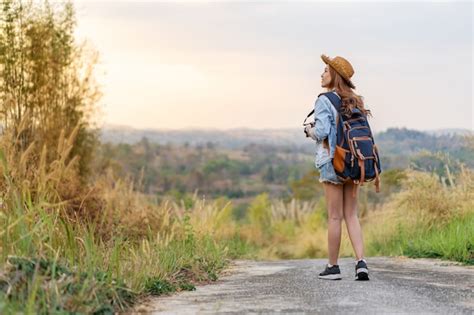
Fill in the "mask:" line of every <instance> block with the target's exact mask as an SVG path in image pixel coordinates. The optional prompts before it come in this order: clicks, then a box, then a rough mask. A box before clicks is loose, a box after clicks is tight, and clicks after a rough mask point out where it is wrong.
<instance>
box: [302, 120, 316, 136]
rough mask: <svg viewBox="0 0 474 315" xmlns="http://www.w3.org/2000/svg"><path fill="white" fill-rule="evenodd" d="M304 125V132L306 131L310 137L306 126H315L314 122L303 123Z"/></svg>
mask: <svg viewBox="0 0 474 315" xmlns="http://www.w3.org/2000/svg"><path fill="white" fill-rule="evenodd" d="M303 126H304V129H303V132H304V134H305V135H306V138H308V137H309V134H308V132H307V131H306V126H311V128H313V127H314V122H310V123H303Z"/></svg>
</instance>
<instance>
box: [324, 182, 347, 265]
mask: <svg viewBox="0 0 474 315" xmlns="http://www.w3.org/2000/svg"><path fill="white" fill-rule="evenodd" d="M323 185H324V192H325V195H326V204H327V209H328V252H329V263H330V264H331V265H337V258H338V256H339V247H340V245H341V223H342V219H343V209H342V202H343V199H342V198H343V187H342V185H334V184H329V183H324V184H323Z"/></svg>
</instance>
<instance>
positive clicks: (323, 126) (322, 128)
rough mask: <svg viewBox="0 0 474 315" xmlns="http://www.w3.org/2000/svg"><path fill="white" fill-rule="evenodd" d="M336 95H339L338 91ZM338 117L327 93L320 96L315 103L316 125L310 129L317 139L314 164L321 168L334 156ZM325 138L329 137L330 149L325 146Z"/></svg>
mask: <svg viewBox="0 0 474 315" xmlns="http://www.w3.org/2000/svg"><path fill="white" fill-rule="evenodd" d="M333 92H334V91H333ZM334 93H336V92H334ZM336 95H337V96H339V95H338V94H337V93H336ZM336 117H337V111H336V108H334V106H333V105H332V103H331V101H330V100H329V99H328V98H327V97H326V96H325V95H321V96H320V97H318V98H317V99H316V102H315V103H314V127H313V128H311V129H310V135H311V137H312V138H313V139H314V140H315V141H316V158H315V163H314V164H315V165H316V167H317V168H320V167H321V166H323V165H324V164H326V163H327V162H330V161H331V160H332V159H333V158H334V152H335V150H336V130H337V128H336ZM325 139H327V143H328V144H329V151H328V149H327V148H325V146H324V140H325Z"/></svg>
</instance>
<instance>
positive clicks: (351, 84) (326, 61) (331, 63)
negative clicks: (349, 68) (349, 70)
mask: <svg viewBox="0 0 474 315" xmlns="http://www.w3.org/2000/svg"><path fill="white" fill-rule="evenodd" d="M321 59H322V60H323V61H324V63H325V64H327V65H330V66H331V67H332V68H333V69H334V70H336V72H337V73H339V75H340V76H341V78H342V79H344V81H346V83H347V85H349V86H350V87H351V88H353V89H355V88H356V87H355V85H354V83H352V81H351V80H350V79H347V78H344V76H343V75H342V74H341V73H340V72H339V71H337V68H336V67H335V66H334V64H333V62H332V60H331V58H329V57H328V56H326V55H324V54H323V55H321Z"/></svg>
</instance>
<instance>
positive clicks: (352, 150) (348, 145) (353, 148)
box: [320, 92, 382, 192]
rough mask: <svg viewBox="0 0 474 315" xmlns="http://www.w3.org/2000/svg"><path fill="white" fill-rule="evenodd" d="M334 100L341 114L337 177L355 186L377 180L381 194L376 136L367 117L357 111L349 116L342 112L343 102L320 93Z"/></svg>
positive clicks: (338, 119)
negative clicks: (350, 181) (351, 182)
mask: <svg viewBox="0 0 474 315" xmlns="http://www.w3.org/2000/svg"><path fill="white" fill-rule="evenodd" d="M320 95H325V96H326V97H327V98H329V100H330V101H331V103H332V105H333V106H334V107H335V108H336V111H337V112H338V115H337V118H336V128H337V133H336V134H337V140H336V150H335V153H334V159H333V165H334V170H335V171H336V175H337V176H338V177H339V178H340V179H341V180H343V181H348V180H352V181H353V182H354V183H355V184H360V185H363V184H364V182H371V181H374V183H375V191H376V192H379V191H380V178H379V176H380V173H381V172H382V169H381V166H380V158H379V153H378V148H377V146H376V145H375V142H374V136H373V134H372V131H371V129H370V126H369V122H368V121H367V117H366V115H364V113H362V112H361V111H360V110H359V109H357V108H355V109H353V110H352V113H351V114H350V115H349V116H347V115H344V114H343V113H342V112H341V107H342V101H341V99H340V98H339V97H338V96H337V95H336V94H334V93H333V92H326V93H321V94H320Z"/></svg>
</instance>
